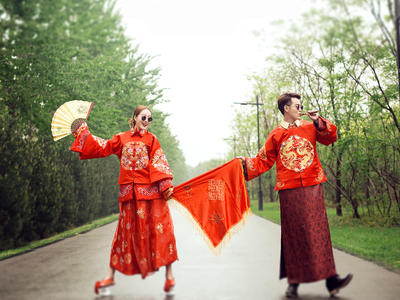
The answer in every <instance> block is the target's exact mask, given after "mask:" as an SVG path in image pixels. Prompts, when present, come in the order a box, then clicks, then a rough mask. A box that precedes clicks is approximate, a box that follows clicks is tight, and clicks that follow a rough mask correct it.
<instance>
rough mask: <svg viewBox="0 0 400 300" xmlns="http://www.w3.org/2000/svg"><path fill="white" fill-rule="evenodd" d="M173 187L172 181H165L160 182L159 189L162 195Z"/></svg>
mask: <svg viewBox="0 0 400 300" xmlns="http://www.w3.org/2000/svg"><path fill="white" fill-rule="evenodd" d="M171 187H174V185H173V184H172V180H171V179H163V180H160V181H159V182H158V189H159V191H160V193H162V192H164V191H166V190H167V189H169V188H171Z"/></svg>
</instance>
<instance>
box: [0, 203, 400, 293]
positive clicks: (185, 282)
mask: <svg viewBox="0 0 400 300" xmlns="http://www.w3.org/2000/svg"><path fill="white" fill-rule="evenodd" d="M171 212H172V217H173V220H174V225H175V234H176V239H177V247H178V255H179V261H178V262H176V263H174V265H173V271H174V276H175V278H176V287H175V289H174V291H173V293H172V294H169V295H166V294H165V293H164V292H163V290H162V289H163V284H164V278H165V277H164V276H165V273H164V272H165V269H164V268H163V269H161V270H160V271H159V272H157V273H155V274H153V275H151V276H149V277H147V278H146V279H145V280H142V279H141V277H140V276H137V275H136V276H125V275H122V274H120V273H117V274H116V277H115V279H116V285H115V286H113V287H111V288H110V293H111V294H110V295H103V296H97V297H96V295H95V294H94V291H93V286H94V282H95V281H96V280H99V279H102V278H104V277H106V275H107V273H108V262H109V252H110V247H111V241H112V238H113V234H114V230H115V226H116V223H115V222H114V223H112V224H109V225H106V226H103V227H101V228H98V229H95V230H92V231H90V232H87V233H84V234H80V235H77V236H75V237H72V238H68V239H65V240H63V241H60V242H58V243H55V244H52V245H49V246H46V247H42V248H39V249H37V250H35V251H32V252H29V253H26V254H24V255H20V256H16V257H12V258H10V259H7V260H3V261H0V299H2V300H11V299H15V300H23V299H31V300H39V299H40V300H42V299H51V300H59V299H102V300H128V299H129V300H165V299H168V300H191V299H199V300H200V299H201V300H234V299H235V300H236V299H241V300H243V299H245V300H263V299H265V300H267V299H281V300H282V299H286V298H285V296H284V291H285V289H286V286H287V283H286V281H285V280H279V279H278V273H279V253H280V227H279V226H278V225H276V224H273V223H271V222H268V221H266V220H264V219H262V218H259V217H257V216H251V217H249V218H248V220H247V222H246V225H245V227H244V228H243V229H242V231H240V232H239V233H238V234H236V235H233V236H232V240H231V241H230V243H229V244H228V245H226V246H225V247H224V248H223V249H222V253H221V255H220V256H215V255H214V254H213V253H212V252H211V251H210V250H209V249H208V246H207V245H206V244H205V243H204V241H203V240H202V238H201V237H199V236H198V235H197V233H196V232H195V231H194V230H193V228H192V225H191V224H190V222H189V221H187V220H186V219H185V217H183V216H182V215H181V214H180V213H179V212H177V211H175V210H174V208H171ZM334 255H335V260H336V267H337V270H338V272H339V274H341V275H345V274H347V273H348V272H352V273H353V274H354V278H353V281H352V282H351V283H350V285H349V286H348V287H346V288H345V289H343V290H341V291H340V293H339V294H338V296H337V298H338V299H343V300H349V299H363V300H364V299H365V300H368V299H371V300H378V299H379V300H385V299H388V300H394V299H400V275H399V274H396V273H393V272H390V271H387V270H386V269H384V268H382V267H380V266H377V265H375V264H373V263H371V262H368V261H365V260H362V259H359V258H357V257H354V256H351V255H348V254H346V253H344V252H341V251H337V250H334ZM299 295H300V298H299V299H310V300H319V299H328V292H327V291H326V289H325V282H324V281H319V282H315V283H309V284H303V285H300V287H299Z"/></svg>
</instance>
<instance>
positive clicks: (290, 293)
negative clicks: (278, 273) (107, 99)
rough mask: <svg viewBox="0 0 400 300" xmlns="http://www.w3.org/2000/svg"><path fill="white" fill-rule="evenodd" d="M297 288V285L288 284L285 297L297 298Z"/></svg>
mask: <svg viewBox="0 0 400 300" xmlns="http://www.w3.org/2000/svg"><path fill="white" fill-rule="evenodd" d="M298 287H299V284H298V283H291V284H289V286H288V288H287V289H286V297H287V298H297V288H298Z"/></svg>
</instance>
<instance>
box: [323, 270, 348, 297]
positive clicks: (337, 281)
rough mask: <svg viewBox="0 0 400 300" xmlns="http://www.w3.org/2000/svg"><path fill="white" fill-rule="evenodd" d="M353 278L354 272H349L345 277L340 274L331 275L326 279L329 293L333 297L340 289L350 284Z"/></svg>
mask: <svg viewBox="0 0 400 300" xmlns="http://www.w3.org/2000/svg"><path fill="white" fill-rule="evenodd" d="M351 279H353V274H351V273H350V274H348V275H347V276H346V277H345V278H340V277H339V276H338V275H335V276H332V277H329V278H328V279H326V288H327V289H328V291H329V295H330V296H331V297H332V296H334V295H336V294H337V293H338V292H339V290H340V289H342V288H344V287H345V286H346V285H348V284H349V283H350V281H351Z"/></svg>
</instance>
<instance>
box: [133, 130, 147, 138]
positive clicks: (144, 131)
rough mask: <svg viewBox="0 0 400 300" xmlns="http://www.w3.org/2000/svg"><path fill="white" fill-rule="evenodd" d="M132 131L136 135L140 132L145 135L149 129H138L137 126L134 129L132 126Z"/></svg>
mask: <svg viewBox="0 0 400 300" xmlns="http://www.w3.org/2000/svg"><path fill="white" fill-rule="evenodd" d="M131 132H132V136H134V135H135V134H138V135H140V136H144V135H145V134H146V133H147V130H144V129H137V128H134V129H132V128H131Z"/></svg>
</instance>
